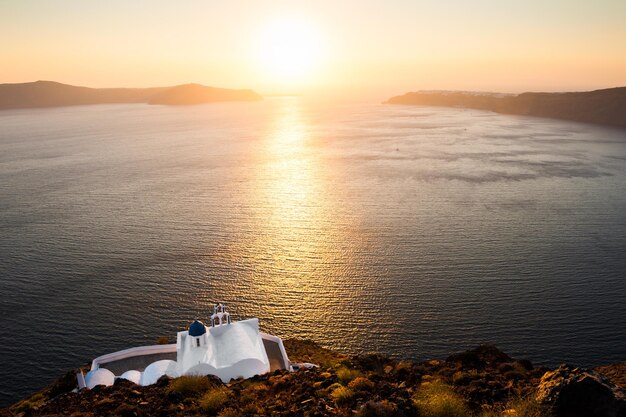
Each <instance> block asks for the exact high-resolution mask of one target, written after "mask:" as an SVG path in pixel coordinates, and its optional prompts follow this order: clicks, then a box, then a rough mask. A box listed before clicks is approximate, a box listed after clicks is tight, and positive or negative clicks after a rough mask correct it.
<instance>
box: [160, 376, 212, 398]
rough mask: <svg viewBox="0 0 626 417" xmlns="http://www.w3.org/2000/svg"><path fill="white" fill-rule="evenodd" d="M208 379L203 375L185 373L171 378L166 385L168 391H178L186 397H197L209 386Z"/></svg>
mask: <svg viewBox="0 0 626 417" xmlns="http://www.w3.org/2000/svg"><path fill="white" fill-rule="evenodd" d="M211 385H212V384H211V383H210V382H209V379H208V378H207V377H205V376H197V375H185V376H181V377H180V378H176V379H173V380H172V381H171V382H170V385H169V387H167V391H168V392H174V391H175V392H180V393H181V394H183V395H184V396H187V397H197V396H199V395H200V394H202V393H203V392H206V391H207V390H208V389H209V388H211Z"/></svg>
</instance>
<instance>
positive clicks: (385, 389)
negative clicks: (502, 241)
mask: <svg viewBox="0 0 626 417" xmlns="http://www.w3.org/2000/svg"><path fill="white" fill-rule="evenodd" d="M286 348H287V351H288V352H289V354H290V357H291V359H292V360H293V361H306V362H314V363H318V364H319V365H320V367H319V368H317V369H310V370H301V371H297V372H293V373H289V372H285V371H276V372H274V373H272V374H268V375H263V376H257V377H254V378H250V379H247V380H241V379H240V380H234V381H231V382H230V383H229V384H223V383H221V382H220V381H219V380H218V379H216V378H212V377H182V378H177V379H168V378H166V377H163V378H161V379H160V380H159V381H158V382H157V384H155V385H152V386H147V387H141V386H138V385H134V384H133V383H131V382H128V381H124V380H120V381H118V382H117V383H116V384H115V385H114V386H111V387H96V388H94V389H93V390H91V391H89V390H83V391H80V392H73V389H74V388H75V378H74V374H73V372H68V374H67V375H66V376H65V377H62V378H60V379H59V380H58V381H57V382H55V383H54V384H52V385H51V386H49V387H47V388H46V389H44V390H42V391H40V392H38V393H36V394H34V395H33V396H31V397H30V398H27V399H25V400H22V401H20V402H18V403H16V404H14V405H13V406H11V407H10V408H8V409H4V410H0V416H31V415H32V416H52V415H70V416H75V417H78V416H106V415H111V416H113V415H115V416H190V415H191V416H195V415H219V416H222V417H228V416H257V415H261V416H262V415H276V416H325V415H335V416H363V417H365V416H398V417H400V416H431V417H437V416H441V417H444V416H449V417H496V416H508V417H511V416H516V417H531V416H532V417H540V416H551V415H553V416H556V417H565V416H568V417H579V416H580V417H582V416H585V417H623V416H625V415H626V414H624V413H626V408H625V407H626V399H625V397H624V388H623V387H621V386H620V385H619V384H621V383H623V382H624V381H625V379H626V363H624V364H618V365H612V366H607V367H601V368H598V369H596V370H591V369H583V368H573V367H569V366H561V367H559V368H558V369H556V370H550V369H546V368H542V367H535V366H533V365H532V363H531V362H529V361H527V360H517V359H514V358H511V357H510V356H508V355H507V354H505V353H503V352H501V351H500V350H498V349H497V348H496V347H494V346H480V347H478V348H476V349H474V350H471V351H467V352H463V353H459V354H455V355H451V356H450V357H448V358H447V359H446V360H429V361H424V362H409V361H394V360H391V359H388V358H385V357H382V356H378V355H361V356H352V357H349V356H345V355H340V354H338V353H335V352H332V351H330V350H327V349H323V348H321V347H319V346H317V345H316V344H315V343H312V342H307V341H298V340H289V341H287V342H286Z"/></svg>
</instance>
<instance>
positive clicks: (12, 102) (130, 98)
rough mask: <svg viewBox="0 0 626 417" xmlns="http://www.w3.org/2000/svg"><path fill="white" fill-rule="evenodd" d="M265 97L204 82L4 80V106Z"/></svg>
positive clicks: (0, 89)
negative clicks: (143, 84) (145, 84)
mask: <svg viewBox="0 0 626 417" xmlns="http://www.w3.org/2000/svg"><path fill="white" fill-rule="evenodd" d="M262 99H263V97H261V96H260V95H259V94H257V93H255V92H254V91H252V90H232V89H228V88H215V87H207V86H204V85H200V84H184V85H178V86H174V87H154V88H89V87H77V86H73V85H68V84H61V83H58V82H54V81H36V82H32V83H19V84H0V110H2V109H18V108H31V107H57V106H77V105H85V104H110V103H148V104H166V105H189V104H202V103H211V102H218V101H254V100H262Z"/></svg>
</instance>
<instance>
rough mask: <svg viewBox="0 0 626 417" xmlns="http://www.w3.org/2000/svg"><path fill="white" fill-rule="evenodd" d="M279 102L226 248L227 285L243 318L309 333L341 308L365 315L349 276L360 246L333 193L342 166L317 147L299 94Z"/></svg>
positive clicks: (290, 333)
mask: <svg viewBox="0 0 626 417" xmlns="http://www.w3.org/2000/svg"><path fill="white" fill-rule="evenodd" d="M280 100H281V101H280V104H279V105H277V108H276V116H275V119H274V121H273V123H272V124H271V127H270V128H269V129H268V131H267V132H266V133H265V134H263V135H261V137H259V138H258V140H259V141H260V143H257V145H258V146H255V151H254V154H253V155H252V156H251V158H254V163H253V166H254V167H255V170H254V172H253V173H252V174H251V179H250V180H251V181H252V182H253V186H251V187H249V190H248V196H247V200H248V203H247V204H248V210H249V216H250V223H249V225H248V226H247V229H248V230H247V231H246V232H242V233H241V235H240V236H239V237H238V239H236V240H234V241H232V242H231V243H230V248H229V250H228V251H229V252H230V253H229V258H230V259H231V260H232V261H233V262H234V263H236V264H239V265H240V268H238V270H239V271H238V272H239V274H240V275H239V276H238V277H237V282H239V283H240V285H238V286H237V287H236V288H230V289H223V290H224V291H226V293H225V294H224V298H225V299H229V300H233V303H234V304H235V309H236V314H237V316H239V317H251V316H252V317H259V318H260V319H261V321H262V327H263V328H264V329H266V330H268V331H270V330H271V331H273V332H275V333H276V334H278V335H281V336H283V337H309V338H310V337H311V332H310V329H311V328H315V327H319V325H320V323H321V322H328V321H331V320H332V316H333V315H334V314H336V313H335V312H336V311H338V310H339V309H340V308H341V309H344V312H347V313H348V314H352V315H354V316H355V317H357V316H359V313H358V312H357V313H354V312H351V311H350V309H351V307H350V306H351V305H352V306H354V304H355V303H354V302H353V300H355V299H359V298H360V297H359V294H360V288H359V285H358V283H354V282H351V277H352V276H354V270H353V269H354V268H353V265H352V264H353V262H354V259H355V256H354V253H353V252H354V251H355V250H358V247H359V245H358V243H356V242H355V241H354V240H352V239H351V238H350V235H351V231H350V230H351V228H350V225H349V224H346V221H345V219H346V218H349V216H346V215H345V210H347V209H346V207H344V206H343V205H342V204H341V202H340V201H337V198H335V197H336V195H337V190H335V189H333V184H334V181H333V177H334V176H335V175H338V173H337V171H336V170H335V168H336V167H335V166H334V165H333V163H332V162H331V161H328V160H326V159H325V158H324V155H323V153H322V152H320V151H319V146H317V145H316V143H315V141H316V137H315V135H314V134H313V133H312V128H311V125H310V122H309V120H308V118H307V114H306V112H304V111H303V109H302V107H301V106H302V103H301V101H300V99H299V98H284V99H280ZM339 212H341V213H344V214H343V215H339V216H338V215H337V214H338V213H339ZM339 218H343V219H344V220H343V221H338V219H339ZM351 300H352V301H351ZM357 304H358V303H357ZM307 329H309V330H307Z"/></svg>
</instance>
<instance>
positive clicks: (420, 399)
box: [413, 381, 471, 417]
mask: <svg viewBox="0 0 626 417" xmlns="http://www.w3.org/2000/svg"><path fill="white" fill-rule="evenodd" d="M413 402H414V403H415V406H416V407H417V409H418V410H419V414H420V416H422V417H469V416H470V415H471V413H470V411H469V408H468V407H467V405H466V403H465V400H464V399H463V398H462V397H461V396H460V395H458V394H457V393H455V392H454V391H453V390H452V388H451V387H450V386H448V385H446V384H444V383H443V382H441V381H434V382H426V383H423V384H422V385H421V386H420V389H419V390H418V392H417V393H416V394H415V396H414V397H413Z"/></svg>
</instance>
